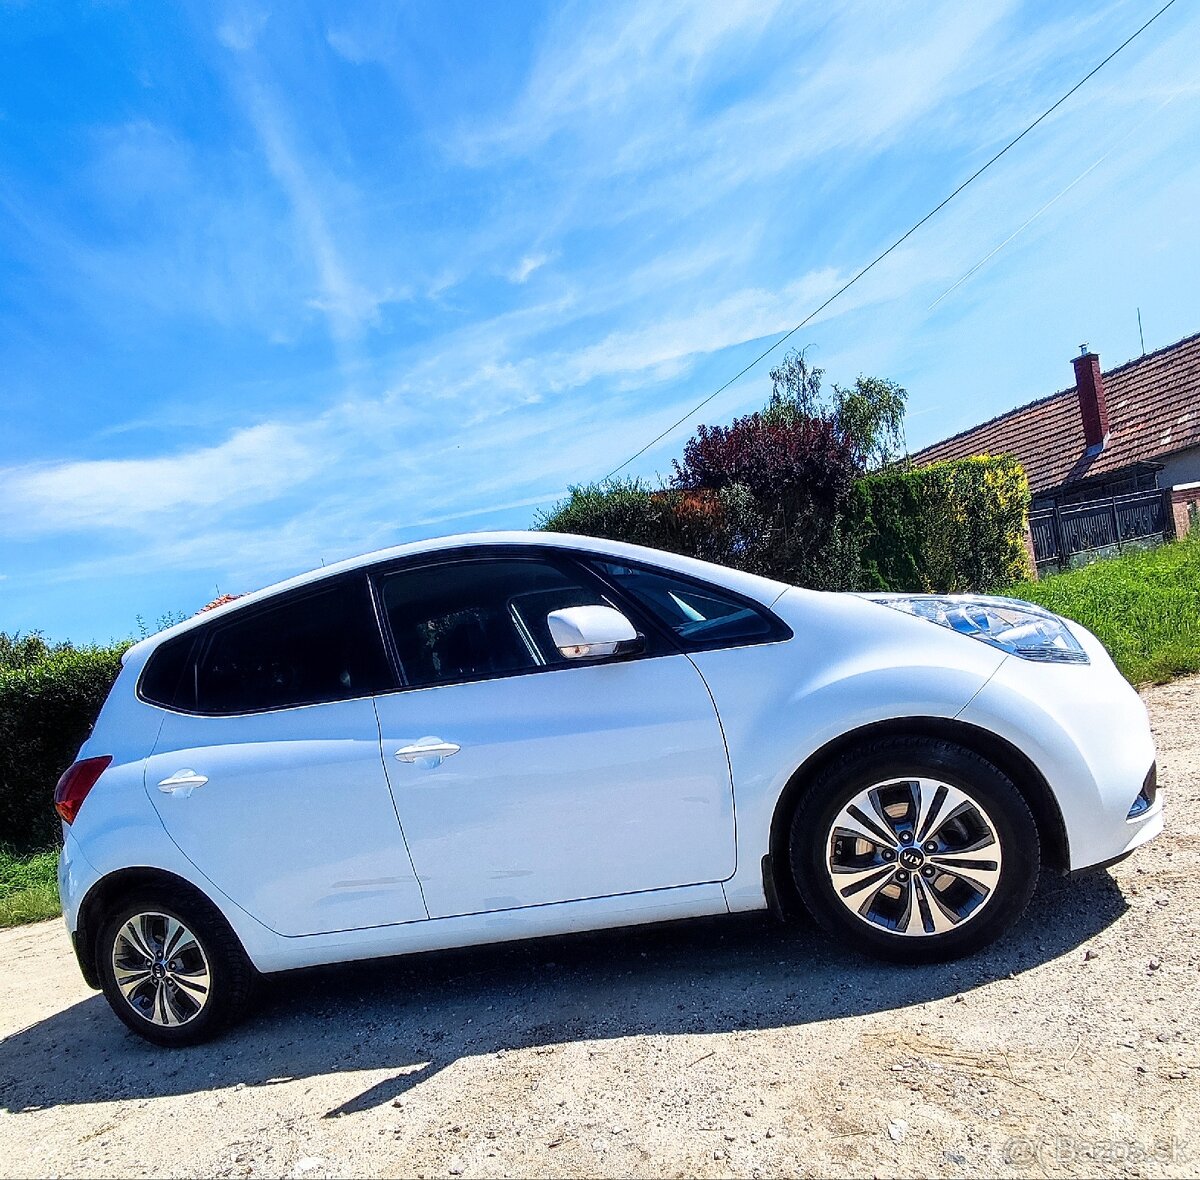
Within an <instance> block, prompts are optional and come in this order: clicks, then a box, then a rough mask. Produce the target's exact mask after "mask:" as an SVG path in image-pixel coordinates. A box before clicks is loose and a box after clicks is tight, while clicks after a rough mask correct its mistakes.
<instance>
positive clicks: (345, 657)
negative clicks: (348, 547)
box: [141, 577, 392, 713]
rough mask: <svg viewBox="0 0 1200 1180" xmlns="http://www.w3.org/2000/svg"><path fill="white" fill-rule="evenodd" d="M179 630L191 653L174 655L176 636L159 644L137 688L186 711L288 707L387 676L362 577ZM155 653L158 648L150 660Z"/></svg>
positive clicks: (375, 684) (359, 691) (357, 689)
mask: <svg viewBox="0 0 1200 1180" xmlns="http://www.w3.org/2000/svg"><path fill="white" fill-rule="evenodd" d="M180 638H181V639H185V638H186V639H187V640H188V642H189V644H190V645H192V646H191V654H190V655H189V653H188V651H186V650H185V651H184V658H183V659H182V660H180V659H179V657H178V655H177V654H176V653H174V652H169V651H168V649H169V648H170V647H171V644H174V643H177V642H179V641H178V640H172V641H171V644H164V645H163V647H162V648H161V649H160V651H161V652H162V653H163V654H164V660H163V664H162V667H161V669H160V668H159V667H157V666H155V667H153V668H152V667H151V666H150V665H148V666H147V669H146V674H145V675H144V676H143V681H142V686H141V691H142V695H143V696H144V697H146V699H148V700H154V701H157V703H160V704H170V705H171V706H173V707H174V708H177V709H182V710H184V711H187V712H196V713H255V712H261V711H262V710H264V709H286V708H290V707H293V706H296V705H311V704H319V703H321V702H323V701H338V700H347V699H349V698H352V697H361V696H369V695H371V694H372V693H374V692H378V691H380V690H382V689H385V688H390V687H391V684H392V676H391V673H390V671H389V669H388V665H387V660H386V657H385V655H384V651H383V643H382V640H381V638H380V635H379V631H378V628H377V627H376V625H375V617H374V612H373V609H372V607H371V601H370V595H369V591H368V588H367V582H366V578H365V577H361V578H354V579H351V580H348V581H345V582H341V583H338V584H337V585H334V586H331V587H329V588H327V589H324V590H320V591H317V592H314V593H310V594H305V595H303V596H302V597H295V598H289V599H286V600H285V601H283V602H281V603H280V604H279V605H278V606H270V607H264V608H258V609H250V610H246V611H245V612H241V611H239V612H237V613H236V614H234V615H233V616H232V617H231V618H230V619H229V620H228V621H216V620H214V621H213V623H211V624H209V625H208V626H206V627H204V628H203V629H202V630H201V631H200V632H199V633H198V634H197V635H196V636H195V637H193V636H191V635H189V636H181V637H180ZM193 638H194V644H193ZM157 660H158V655H157V653H156V655H155V657H153V658H152V660H151V665H157ZM176 667H178V671H176ZM152 694H157V695H152Z"/></svg>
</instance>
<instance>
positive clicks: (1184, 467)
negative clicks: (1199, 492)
mask: <svg viewBox="0 0 1200 1180" xmlns="http://www.w3.org/2000/svg"><path fill="white" fill-rule="evenodd" d="M1159 462H1161V463H1162V465H1163V469H1162V471H1160V472H1159V473H1158V486H1159V487H1160V488H1173V487H1175V486H1176V485H1177V484H1181V483H1197V482H1200V447H1192V448H1191V449H1190V450H1187V451H1176V452H1175V454H1173V455H1166V456H1165V457H1164V458H1162V459H1160V460H1159Z"/></svg>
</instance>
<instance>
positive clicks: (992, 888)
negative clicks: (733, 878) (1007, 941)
mask: <svg viewBox="0 0 1200 1180" xmlns="http://www.w3.org/2000/svg"><path fill="white" fill-rule="evenodd" d="M789 857H790V861H791V867H792V872H793V875H794V878H795V882H796V886H797V888H798V890H799V892H800V895H801V897H802V898H803V900H804V903H805V905H806V906H807V908H808V909H809V911H810V912H811V913H812V915H813V917H814V918H815V919H816V920H817V922H818V923H819V924H820V925H821V926H822V927H824V928H825V929H826V930H827V931H828V932H829V933H830V934H831V935H832V936H833V937H834V938H836V939H837V940H838V941H840V942H843V943H845V944H848V945H850V946H852V947H854V948H855V949H857V950H860V951H862V952H864V953H866V954H870V955H874V956H877V957H880V958H886V959H892V960H897V961H902V962H912V963H921V962H933V961H937V960H941V959H951V958H957V957H958V956H960V955H966V954H970V953H972V952H973V951H976V950H979V949H980V948H981V947H984V946H986V945H988V944H989V943H991V942H993V941H994V940H995V939H997V938H999V937H1000V935H1001V934H1003V933H1004V932H1005V931H1006V930H1008V929H1009V927H1010V926H1012V924H1013V923H1014V922H1015V921H1016V920H1017V919H1018V918H1019V917H1020V916H1021V914H1022V912H1023V911H1024V909H1025V907H1026V905H1027V904H1028V902H1029V898H1030V897H1031V896H1032V894H1033V890H1034V887H1035V886H1036V884H1037V878H1038V871H1039V865H1040V847H1039V843H1038V833H1037V825H1036V824H1035V822H1034V819H1033V816H1032V814H1031V813H1030V811H1029V807H1028V805H1027V804H1026V802H1025V800H1024V799H1023V798H1022V796H1021V793H1020V792H1019V791H1018V790H1017V788H1016V787H1015V786H1014V785H1013V783H1012V781H1011V780H1010V779H1009V778H1007V777H1006V776H1005V775H1004V774H1003V773H1002V772H1001V771H1000V770H999V769H997V768H996V767H995V766H993V765H992V764H991V763H990V762H988V761H987V760H986V759H984V758H982V757H980V756H979V755H978V754H975V753H974V752H972V751H970V750H967V749H964V748H963V747H961V746H958V745H956V744H954V743H952V742H948V741H941V740H933V739H927V738H889V739H883V740H880V741H878V742H875V743H872V744H870V745H867V746H865V747H863V748H862V749H859V750H856V751H854V752H853V753H851V754H848V755H846V756H844V757H842V758H841V759H839V760H838V761H837V762H835V763H833V764H832V765H830V766H829V767H827V768H826V769H825V770H824V771H823V772H822V773H821V774H820V775H818V777H817V779H816V780H815V781H814V782H813V783H812V785H811V787H810V789H809V790H808V791H807V792H806V793H805V795H804V797H803V798H802V800H801V801H800V804H799V806H798V807H797V809H796V812H795V814H794V816H793V820H792V827H791V832H790V844H789Z"/></svg>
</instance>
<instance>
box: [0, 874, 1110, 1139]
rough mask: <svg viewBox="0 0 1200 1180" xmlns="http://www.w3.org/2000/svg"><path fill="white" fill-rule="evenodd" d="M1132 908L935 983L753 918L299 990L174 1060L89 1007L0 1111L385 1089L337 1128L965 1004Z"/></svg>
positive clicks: (1063, 889) (1046, 899) (1058, 931)
mask: <svg viewBox="0 0 1200 1180" xmlns="http://www.w3.org/2000/svg"><path fill="white" fill-rule="evenodd" d="M1126 908H1127V907H1126V903H1125V899H1124V897H1123V896H1122V894H1121V891H1120V889H1119V888H1118V887H1117V884H1116V883H1115V882H1114V881H1113V879H1112V878H1111V877H1110V876H1109V875H1108V874H1107V873H1103V872H1101V873H1097V874H1094V875H1091V876H1087V877H1084V878H1081V879H1079V880H1076V881H1073V882H1069V883H1064V882H1062V881H1061V880H1054V881H1050V882H1047V883H1046V884H1045V885H1044V886H1043V887H1042V888H1041V889H1039V891H1038V894H1037V896H1035V898H1034V900H1033V903H1032V904H1031V905H1030V908H1029V912H1028V913H1027V914H1026V915H1025V917H1024V919H1023V920H1022V922H1021V923H1020V925H1019V926H1018V927H1017V929H1016V930H1015V931H1014V932H1013V933H1012V934H1010V935H1009V936H1008V937H1007V938H1006V939H1004V940H1003V941H1002V942H1001V943H999V944H998V945H996V946H993V947H991V948H989V949H987V950H985V951H982V952H980V953H979V954H977V955H974V956H973V957H971V958H969V959H965V960H960V961H959V962H956V963H949V964H942V965H937V966H929V967H897V966H892V965H887V964H881V963H877V962H872V961H868V960H866V959H862V958H859V957H857V956H855V955H852V954H849V953H847V952H845V951H843V950H840V949H839V948H838V947H836V946H835V945H833V944H832V943H830V942H829V941H828V940H827V939H825V938H824V937H823V936H822V935H820V934H819V933H818V932H816V931H815V930H814V929H813V928H812V927H811V926H810V925H808V924H806V923H801V924H798V925H796V926H784V925H782V924H780V923H778V922H776V921H775V920H774V919H772V918H769V917H767V916H766V915H761V914H755V915H740V916H737V917H725V918H712V919H703V920H696V921H689V922H677V923H672V924H669V925H664V926H653V927H650V926H643V927H634V928H630V929H626V930H617V931H607V932H603V933H598V934H587V935H572V936H569V937H562V938H554V939H542V940H538V941H535V942H525V943H511V944H507V945H500V946H492V947H486V948H479V949H474V950H461V951H442V952H436V953H432V954H424V955H420V956H411V957H408V958H398V959H387V960H375V961H372V962H367V963H358V964H350V965H345V966H339V967H333V968H320V969H315V970H309V971H303V972H293V973H289V974H287V975H280V976H275V977H272V978H271V979H270V980H268V981H267V982H266V983H265V984H264V987H263V989H262V996H261V998H260V1000H259V1003H258V1005H257V1008H256V1010H255V1011H254V1012H253V1013H252V1014H251V1016H250V1018H249V1020H248V1021H247V1022H246V1023H244V1024H242V1025H240V1026H238V1028H236V1029H235V1030H233V1031H231V1032H230V1033H228V1034H226V1035H225V1036H224V1037H223V1038H221V1039H220V1040H218V1041H215V1042H213V1043H210V1044H207V1045H200V1046H196V1047H193V1048H189V1049H179V1050H173V1051H168V1050H161V1049H156V1048H154V1047H152V1046H150V1045H147V1044H146V1043H144V1042H143V1041H141V1040H140V1039H139V1038H137V1037H135V1036H134V1035H133V1034H132V1033H129V1032H127V1031H126V1030H125V1028H124V1027H123V1026H122V1025H121V1024H119V1023H118V1022H117V1020H116V1019H115V1018H114V1017H113V1016H112V1015H111V1013H110V1012H109V1010H108V1007H107V1005H106V1004H105V1002H104V1000H103V999H102V998H101V997H100V996H98V995H96V996H92V997H89V998H88V999H86V1000H83V1001H81V1002H79V1003H76V1004H73V1005H72V1006H71V1007H69V1008H66V1009H64V1010H63V1011H61V1012H57V1013H55V1014H54V1015H53V1016H51V1017H48V1018H47V1019H45V1020H43V1021H40V1022H39V1023H37V1024H34V1025H33V1026H31V1027H29V1028H26V1029H23V1030H21V1031H20V1032H17V1033H15V1034H13V1035H12V1036H10V1037H7V1038H6V1039H5V1040H4V1041H2V1042H0V1108H2V1109H5V1110H8V1111H10V1112H13V1113H20V1112H24V1111H30V1110H41V1109H45V1108H47V1107H54V1106H61V1105H71V1104H76V1103H90V1102H104V1101H116V1100H130V1099H145V1098H155V1097H161V1096H166V1095H178V1094H186V1093H193V1092H198V1091H204V1090H214V1089H221V1088H225V1087H230V1086H235V1085H238V1084H239V1083H241V1084H244V1085H246V1086H268V1085H272V1084H278V1083H280V1082H284V1081H289V1080H292V1079H295V1078H303V1077H311V1076H315V1075H320V1074H328V1073H339V1072H350V1071H359V1070H379V1069H382V1070H388V1071H389V1076H388V1077H387V1078H385V1079H384V1080H383V1081H381V1082H379V1083H377V1084H375V1085H373V1086H371V1087H370V1088H369V1089H367V1090H366V1091H364V1092H363V1093H361V1094H359V1095H358V1096H357V1097H355V1098H353V1099H351V1100H350V1101H348V1102H345V1103H344V1104H342V1105H340V1106H338V1107H336V1108H334V1109H332V1110H329V1111H327V1112H326V1114H327V1116H328V1117H337V1116H339V1115H345V1114H351V1113H354V1112H356V1111H361V1110H367V1109H369V1108H371V1107H374V1106H378V1105H381V1104H383V1103H386V1102H390V1101H392V1100H394V1099H395V1098H397V1097H399V1096H400V1095H402V1094H403V1093H404V1092H405V1091H407V1090H409V1089H411V1088H412V1087H414V1086H417V1085H420V1084H421V1082H423V1081H425V1080H426V1079H428V1078H429V1077H432V1076H433V1075H434V1074H436V1073H437V1072H438V1071H439V1070H441V1069H444V1068H445V1067H447V1066H448V1065H450V1064H451V1063H453V1062H455V1061H457V1060H459V1059H461V1058H465V1057H475V1056H479V1055H482V1054H489V1053H492V1054H494V1053H497V1052H501V1051H504V1050H511V1049H524V1048H529V1047H534V1046H548V1045H559V1044H564V1043H567V1042H572V1041H580V1040H596V1041H603V1040H606V1039H610V1038H616V1037H626V1036H636V1035H640V1034H642V1035H659V1036H662V1035H672V1034H704V1033H716V1032H729V1031H737V1030H746V1031H748V1030H754V1029H764V1028H786V1027H793V1026H799V1025H804V1024H812V1023H816V1022H819V1021H824V1020H831V1019H837V1018H839V1017H845V1016H853V1015H860V1014H864V1013H872V1012H882V1011H888V1010H891V1009H896V1008H903V1007H907V1006H909V1005H912V1004H919V1003H922V1002H925V1001H928V1000H935V999H940V998H944V997H947V996H953V995H955V994H956V993H966V992H969V990H970V989H972V988H974V987H978V986H980V985H982V984H986V983H989V982H991V981H992V980H995V979H1002V978H1006V977H1008V976H1009V975H1016V976H1020V975H1021V973H1022V972H1024V971H1027V970H1029V969H1030V968H1032V967H1035V966H1037V965H1039V964H1041V963H1044V962H1048V961H1049V960H1052V959H1055V958H1058V957H1059V956H1061V955H1063V954H1066V953H1069V952H1070V951H1072V950H1073V949H1075V948H1077V947H1078V946H1080V945H1081V944H1082V943H1083V942H1085V941H1086V940H1088V939H1089V938H1091V937H1093V936H1094V935H1095V934H1097V933H1099V932H1100V931H1101V930H1103V929H1105V928H1106V927H1108V926H1110V925H1111V924H1112V923H1113V922H1115V921H1116V920H1117V919H1118V918H1119V917H1120V916H1121V915H1122V914H1123V913H1124V911H1125V909H1126Z"/></svg>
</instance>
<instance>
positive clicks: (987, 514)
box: [851, 455, 1030, 594]
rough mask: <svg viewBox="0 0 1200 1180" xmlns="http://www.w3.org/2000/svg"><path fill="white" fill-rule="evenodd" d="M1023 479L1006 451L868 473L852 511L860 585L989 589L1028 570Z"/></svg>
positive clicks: (1026, 497)
mask: <svg viewBox="0 0 1200 1180" xmlns="http://www.w3.org/2000/svg"><path fill="white" fill-rule="evenodd" d="M1028 515H1029V482H1028V480H1027V479H1026V478H1025V471H1024V468H1022V466H1021V464H1020V463H1019V462H1018V461H1017V460H1016V459H1014V458H1012V457H1011V456H1008V455H1001V456H998V457H989V456H980V457H978V458H973V459H954V460H946V461H945V462H942V463H934V464H931V465H930V466H928V467H918V468H915V469H913V470H900V469H894V470H890V471H883V472H879V473H877V474H875V475H867V476H864V477H863V478H862V479H860V480H859V481H858V483H857V484H856V485H855V489H854V503H853V505H852V508H851V516H852V518H853V520H854V524H855V527H856V529H857V531H858V533H859V538H860V544H861V552H862V571H861V574H860V580H861V585H862V588H863V589H864V590H910V591H922V592H926V593H941V594H945V593H955V592H958V591H964V590H975V591H996V590H1003V589H1005V588H1006V587H1008V586H1011V585H1012V584H1013V583H1014V582H1016V581H1019V580H1020V579H1022V578H1026V577H1028V576H1029V574H1030V569H1029V558H1028V554H1027V552H1026V549H1025V541H1024V534H1025V523H1026V520H1027V519H1028Z"/></svg>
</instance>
